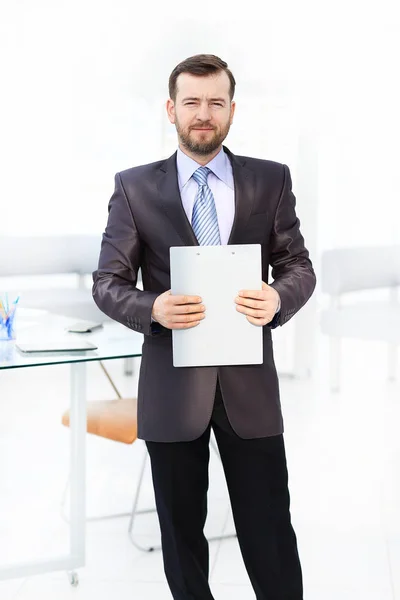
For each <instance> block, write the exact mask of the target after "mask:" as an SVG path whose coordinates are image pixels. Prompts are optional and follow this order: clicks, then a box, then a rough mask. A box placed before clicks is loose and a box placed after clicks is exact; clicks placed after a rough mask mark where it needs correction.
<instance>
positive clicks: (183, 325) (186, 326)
mask: <svg viewBox="0 0 400 600" xmlns="http://www.w3.org/2000/svg"><path fill="white" fill-rule="evenodd" d="M199 324H200V321H193V322H191V323H175V324H174V325H172V326H171V327H170V329H191V328H192V327H197V325H199Z"/></svg>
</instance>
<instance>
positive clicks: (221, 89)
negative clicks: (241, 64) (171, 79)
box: [167, 71, 235, 156]
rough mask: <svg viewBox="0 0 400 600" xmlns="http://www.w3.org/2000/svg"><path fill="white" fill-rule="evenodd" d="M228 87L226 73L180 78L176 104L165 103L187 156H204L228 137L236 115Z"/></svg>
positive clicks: (171, 102)
mask: <svg viewBox="0 0 400 600" xmlns="http://www.w3.org/2000/svg"><path fill="white" fill-rule="evenodd" d="M229 84H230V82H229V77H228V75H227V74H226V73H225V71H221V72H219V73H217V74H216V75H209V76H206V77H198V76H195V75H190V74H189V73H182V74H181V75H179V77H178V79H177V94H176V100H175V102H173V100H171V99H169V100H168V102H167V112H168V117H169V120H170V121H171V123H174V124H175V127H176V131H177V133H178V138H179V142H180V145H181V146H183V147H184V148H186V149H187V150H188V151H189V152H191V153H193V154H197V155H199V156H207V155H208V154H211V153H212V152H214V151H215V150H216V149H217V148H218V147H219V146H220V145H221V144H222V142H223V141H224V139H225V138H226V136H227V135H228V132H229V129H230V126H231V124H232V121H233V115H234V112H235V103H234V102H231V100H230V96H229Z"/></svg>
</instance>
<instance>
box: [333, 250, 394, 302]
mask: <svg viewBox="0 0 400 600" xmlns="http://www.w3.org/2000/svg"><path fill="white" fill-rule="evenodd" d="M399 285H400V245H393V246H379V247H376V248H374V247H366V248H337V249H335V250H327V251H326V252H324V253H323V254H322V260H321V289H322V291H323V292H324V293H327V294H332V295H339V294H343V293H346V292H355V291H358V290H372V289H377V288H389V287H396V286H399Z"/></svg>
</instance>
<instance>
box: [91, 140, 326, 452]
mask: <svg viewBox="0 0 400 600" xmlns="http://www.w3.org/2000/svg"><path fill="white" fill-rule="evenodd" d="M224 150H225V152H226V153H227V154H228V156H229V159H230V160H231V163H232V168H233V176H234V182H235V218H234V223H233V227H232V232H231V235H230V238H229V243H230V244H255V243H259V244H261V245H262V270H263V273H262V274H263V281H265V282H266V283H268V265H269V264H271V266H272V278H273V280H274V281H273V282H272V283H271V284H270V285H272V287H274V288H275V289H276V290H277V291H278V292H279V294H280V297H281V310H280V312H279V313H278V314H277V315H276V316H275V318H274V320H273V321H272V322H271V323H270V324H269V325H267V326H265V327H264V328H263V333H264V335H263V339H264V362H263V364H261V365H243V366H232V367H229V366H223V367H186V368H181V367H180V368H174V367H173V365H172V333H171V330H168V329H165V328H163V327H161V326H158V331H156V327H157V326H156V327H154V325H152V324H151V311H152V306H153V303H154V300H155V299H156V297H157V296H158V295H159V294H161V293H162V292H165V291H166V290H168V289H170V287H171V286H170V264H169V248H170V247H171V246H182V245H185V246H189V245H197V240H196V238H195V236H194V233H193V230H192V228H191V225H190V223H189V221H188V219H187V217H186V214H185V211H184V209H183V206H182V202H181V198H180V193H179V188H178V178H177V168H176V153H175V154H174V155H173V156H171V157H170V158H169V159H167V160H163V161H159V162H156V163H151V164H148V165H144V166H140V167H135V168H132V169H128V170H126V171H122V172H121V173H118V174H117V175H116V177H115V191H114V194H113V196H112V198H111V200H110V203H109V216H108V223H107V227H106V230H105V233H104V235H103V241H102V246H101V252H100V259H99V266H98V269H97V271H95V272H94V273H93V281H94V284H93V297H94V300H95V302H96V304H97V305H98V307H99V308H100V309H101V310H102V311H103V312H104V313H106V314H107V315H108V316H110V317H111V318H113V319H115V320H116V321H119V322H120V323H123V324H124V325H126V326H127V327H130V328H131V329H134V330H135V331H139V332H141V333H144V336H145V337H144V344H143V356H142V362H141V368H140V376H139V392H138V435H139V437H140V438H142V439H145V440H150V441H164V442H172V441H185V440H193V439H195V438H197V437H199V436H200V435H201V434H202V433H203V432H204V430H205V429H206V427H207V425H208V423H209V420H210V417H211V412H212V409H213V403H214V394H215V387H216V382H217V377H218V378H219V382H220V386H221V390H222V395H223V399H224V403H225V407H226V411H227V414H228V417H229V420H230V423H231V425H232V427H233V429H234V430H235V431H236V432H237V434H238V435H239V436H241V437H243V438H256V437H264V436H271V435H277V434H279V433H282V431H283V422H282V414H281V406H280V400H279V385H278V377H277V373H276V369H275V364H274V359H273V350H272V340H271V328H273V327H276V326H277V325H284V323H286V322H287V321H289V319H290V318H291V317H293V315H294V314H295V313H296V312H297V311H298V310H299V309H300V308H301V307H302V306H303V305H304V304H305V303H306V302H307V300H308V299H309V297H310V296H311V294H312V292H313V290H314V287H315V282H316V279H315V274H314V271H313V268H312V264H311V261H310V260H309V255H308V251H307V249H306V248H305V246H304V239H303V237H302V235H301V233H300V229H299V220H298V218H297V217H296V213H295V197H294V195H293V193H292V191H291V178H290V172H289V169H288V167H287V166H286V165H282V164H280V163H277V162H272V161H268V160H260V159H255V158H248V157H243V156H235V155H233V154H232V153H231V152H230V151H229V150H228V149H227V148H225V147H224ZM139 268H141V270H142V278H143V288H144V291H142V290H139V289H137V287H136V282H137V274H138V270H139ZM237 343H238V344H240V340H239V339H238V340H237Z"/></svg>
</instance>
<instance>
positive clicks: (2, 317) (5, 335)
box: [0, 306, 17, 341]
mask: <svg viewBox="0 0 400 600" xmlns="http://www.w3.org/2000/svg"><path fill="white" fill-rule="evenodd" d="M16 308H17V307H16V306H15V307H13V308H12V309H11V311H10V312H9V313H8V314H7V315H6V314H5V313H4V311H2V312H1V313H0V341H6V340H15V313H16Z"/></svg>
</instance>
